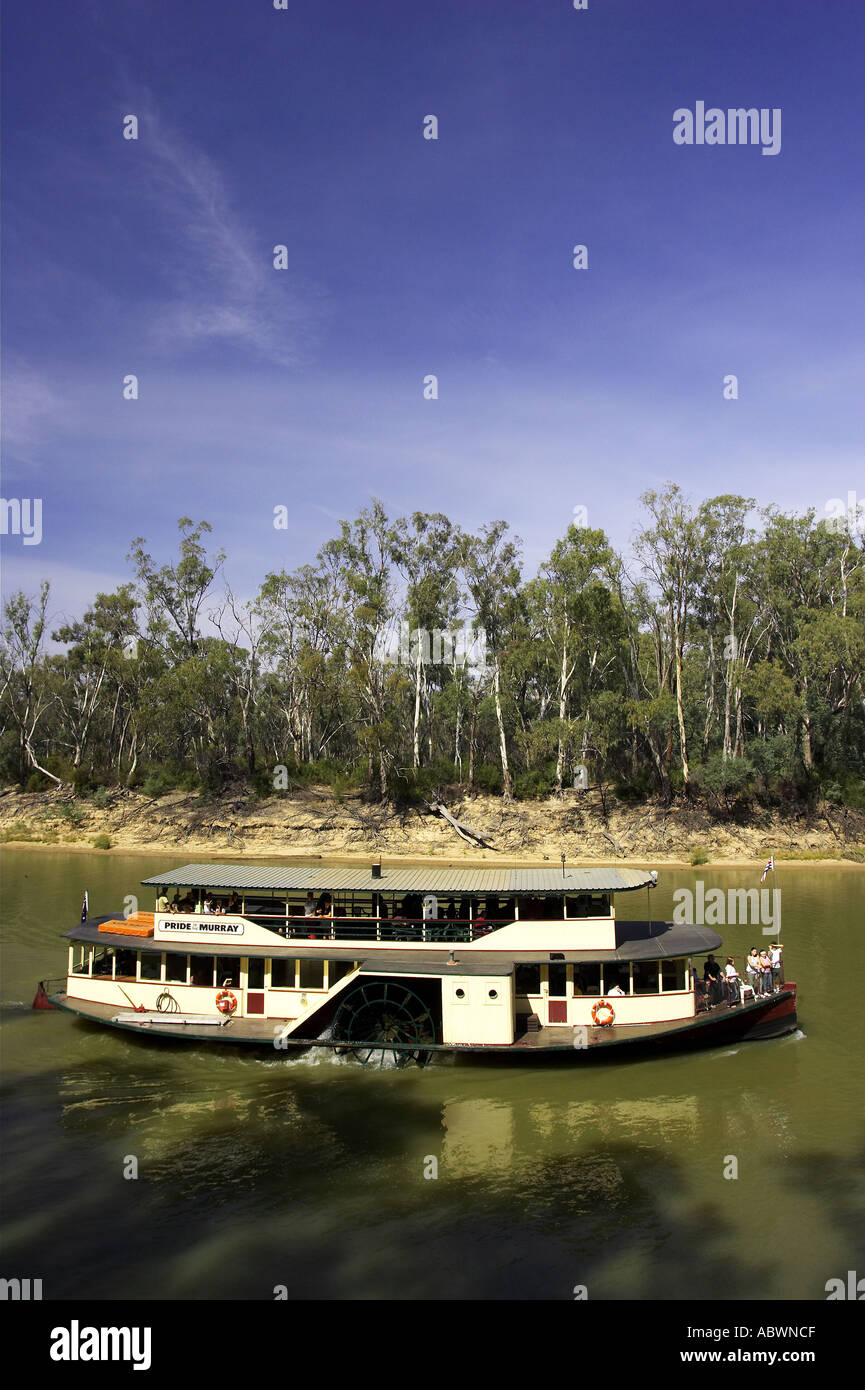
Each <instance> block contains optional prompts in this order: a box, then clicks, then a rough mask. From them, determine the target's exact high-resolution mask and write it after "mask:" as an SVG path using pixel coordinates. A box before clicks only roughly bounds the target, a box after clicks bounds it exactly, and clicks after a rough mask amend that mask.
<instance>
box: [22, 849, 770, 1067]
mask: <svg viewBox="0 0 865 1390" xmlns="http://www.w3.org/2000/svg"><path fill="white" fill-rule="evenodd" d="M656 883H657V873H655V872H654V871H652V872H647V871H644V870H635V869H620V868H566V867H565V864H564V862H563V863H562V868H561V872H559V870H558V869H557V868H531V869H500V868H460V869H438V868H435V869H428V868H424V869H414V868H406V867H388V866H385V867H382V865H380V864H373V865H371V866H369V867H351V868H335V867H330V868H326V867H312V868H301V867H289V868H282V867H272V866H254V865H219V864H188V865H186V866H185V867H183V868H176V869H173V870H171V871H170V872H168V873H165V874H158V875H156V876H155V877H153V878H149V879H146V880H145V881H144V886H145V887H146V888H150V889H154V890H155V892H156V894H157V897H156V905H155V908H154V910H153V911H152V912H147V911H137V912H134V913H131V914H130V915H128V916H127V917H123V918H120V917H116V916H102V917H99V916H97V917H92V918H87V919H86V920H84V921H82V922H81V923H80V924H79V925H78V926H76V927H74V928H73V929H72V930H71V931H68V932H66V933H65V936H66V937H67V938H68V940H69V948H68V950H69V959H68V970H67V976H66V979H65V984H64V985H63V987H62V988H58V989H57V990H56V992H54V993H50V994H48V996H47V1000H46V1002H50V1004H52V1005H54V1006H56V1007H58V1008H61V1009H67V1010H70V1011H72V1012H73V1013H76V1014H78V1015H79V1016H80V1017H81V1018H83V1019H87V1020H90V1021H91V1022H94V1023H101V1024H105V1025H108V1026H110V1027H114V1028H123V1029H127V1030H130V1031H135V1032H138V1033H143V1034H146V1035H148V1036H150V1037H159V1038H185V1039H191V1040H195V1041H197V1042H205V1041H206V1042H221V1043H239V1044H247V1045H253V1046H258V1047H262V1046H265V1047H270V1048H276V1049H277V1050H282V1051H287V1050H288V1049H295V1048H298V1049H308V1048H330V1049H334V1050H335V1051H337V1052H338V1053H340V1054H343V1055H345V1054H348V1055H350V1056H352V1057H353V1058H355V1059H357V1060H358V1061H360V1062H363V1063H365V1064H372V1065H386V1064H395V1065H398V1066H402V1065H405V1064H407V1063H410V1062H418V1063H421V1064H422V1063H424V1062H426V1061H428V1060H429V1059H430V1058H431V1057H433V1056H435V1055H436V1054H439V1053H453V1054H470V1055H472V1056H475V1057H477V1056H488V1055H489V1056H496V1057H503V1056H510V1057H517V1058H520V1059H522V1060H524V1061H525V1060H528V1059H530V1058H542V1057H550V1056H552V1055H558V1056H561V1057H565V1056H567V1057H571V1058H580V1057H586V1056H598V1055H601V1054H603V1055H610V1054H620V1053H621V1051H622V1049H629V1050H630V1049H638V1048H639V1049H647V1048H649V1049H656V1048H660V1047H664V1048H670V1047H682V1046H689V1047H693V1046H701V1045H709V1046H711V1045H716V1044H719V1043H726V1042H729V1041H738V1040H753V1039H762V1038H771V1037H777V1036H779V1035H781V1034H783V1033H787V1032H790V1031H791V1030H792V1029H794V1028H795V1027H796V986H795V984H790V983H780V984H779V985H778V986H777V987H776V988H775V989H774V990H773V991H772V992H771V993H769V994H766V995H763V996H759V997H754V996H753V995H751V994H750V991H747V990H746V991H745V995H744V998H743V999H742V1001H741V1002H740V1003H738V1004H731V1003H729V1002H727V1000H726V999H724V1000H722V1001H721V1002H717V1003H715V1005H714V1006H711V1007H710V1006H709V1004H708V1001H707V1000H706V999H705V998H704V997H703V994H702V987H701V982H700V969H699V960H700V958H702V957H705V956H707V955H708V953H709V952H715V951H718V950H719V948H720V947H721V944H722V942H721V937H720V936H719V935H718V934H717V933H716V932H714V931H711V930H709V929H708V928H706V927H700V926H689V925H674V924H673V923H671V922H663V921H655V920H653V919H652V915H651V910H650V908H651V892H652V889H653V887H654V886H655V884H656ZM641 889H645V890H646V894H647V903H648V905H649V910H648V912H647V916H646V918H645V919H644V920H640V921H618V920H617V918H616V909H615V905H614V899H615V896H616V895H617V894H620V893H634V892H637V891H639V890H641ZM58 983H59V982H58Z"/></svg>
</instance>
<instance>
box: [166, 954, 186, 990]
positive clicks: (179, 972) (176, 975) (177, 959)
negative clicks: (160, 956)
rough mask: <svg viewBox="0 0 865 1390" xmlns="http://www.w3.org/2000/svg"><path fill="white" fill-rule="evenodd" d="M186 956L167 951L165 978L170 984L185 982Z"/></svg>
mask: <svg viewBox="0 0 865 1390" xmlns="http://www.w3.org/2000/svg"><path fill="white" fill-rule="evenodd" d="M186 960H187V958H186V956H181V955H178V954H176V953H175V952H174V951H169V952H167V954H166V956H165V979H166V981H168V982H169V983H171V984H172V985H185V984H186Z"/></svg>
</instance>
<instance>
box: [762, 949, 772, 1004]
mask: <svg viewBox="0 0 865 1390" xmlns="http://www.w3.org/2000/svg"><path fill="white" fill-rule="evenodd" d="M760 970H761V972H762V975H763V993H764V994H771V993H772V989H773V985H772V957H771V956H770V955H769V952H768V951H766V950H763V951H761V952H760Z"/></svg>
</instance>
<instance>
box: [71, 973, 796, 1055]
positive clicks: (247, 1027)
mask: <svg viewBox="0 0 865 1390" xmlns="http://www.w3.org/2000/svg"><path fill="white" fill-rule="evenodd" d="M50 998H51V1003H52V1004H54V1005H56V1006H57V1008H59V1009H64V1010H66V1011H68V1012H70V1013H75V1014H77V1015H78V1016H79V1017H81V1018H84V1019H87V1020H89V1021H90V1022H93V1023H99V1024H103V1025H108V1026H109V1027H113V1028H122V1029H126V1030H128V1031H130V1032H135V1033H139V1034H144V1035H151V1036H157V1037H160V1038H175V1039H182V1040H184V1041H187V1042H205V1041H206V1042H211V1043H212V1042H221V1043H233V1044H241V1045H242V1044H246V1045H251V1046H255V1047H270V1048H274V1049H275V1050H278V1051H283V1052H285V1051H286V1050H288V1049H289V1048H290V1049H292V1050H297V1049H300V1050H303V1049H306V1048H311V1047H323V1048H332V1049H338V1050H344V1049H345V1047H346V1044H345V1042H344V1041H342V1040H340V1041H336V1040H334V1039H331V1038H328V1037H326V1036H325V1037H320V1038H300V1037H294V1036H283V1035H282V1034H283V1028H282V1026H281V1025H280V1024H279V1023H278V1022H274V1020H273V1019H268V1020H265V1019H261V1020H259V1019H250V1018H229V1019H220V1020H218V1022H217V1021H216V1020H213V1021H207V1022H205V1021H203V1020H202V1019H201V1017H200V1016H199V1017H198V1018H196V1017H195V1016H192V1015H190V1016H189V1021H188V1022H183V1021H181V1018H182V1016H178V1015H177V1014H166V1015H164V1016H163V1017H160V1016H159V1015H158V1014H154V1013H148V1014H146V1015H142V1014H139V1013H136V1011H135V1010H134V1009H125V1010H118V1008H117V1005H116V1004H103V1003H95V1002H92V1001H89V1000H82V999H70V998H69V997H68V996H67V995H66V993H65V992H60V993H58V994H53V995H51V996H50ZM796 1023H797V1018H796V986H795V985H794V984H787V985H784V986H782V987H781V989H779V990H778V991H776V992H775V993H774V994H771V995H768V996H758V997H757V998H756V999H754V1000H751V1001H749V1002H748V1003H746V1004H738V1005H731V1004H727V1003H722V1004H717V1005H716V1006H715V1007H714V1008H712V1009H710V1010H708V1011H707V1012H705V1013H700V1014H698V1015H697V1016H696V1018H691V1019H688V1020H685V1021H683V1020H681V1019H678V1020H674V1021H671V1022H657V1023H642V1024H621V1025H616V1024H613V1025H611V1026H607V1027H598V1026H594V1027H587V1028H574V1027H569V1026H566V1025H562V1026H559V1027H556V1026H547V1027H545V1028H540V1029H538V1030H537V1031H534V1032H530V1031H524V1032H522V1033H520V1034H519V1035H518V1036H517V1037H516V1039H515V1040H514V1042H512V1043H508V1044H498V1043H471V1044H470V1043H425V1044H424V1051H429V1052H449V1053H461V1054H470V1055H475V1056H477V1055H486V1054H497V1055H499V1056H501V1055H505V1054H510V1055H514V1054H517V1055H522V1056H526V1055H527V1054H531V1055H535V1056H537V1055H542V1054H550V1053H559V1054H566V1053H572V1054H573V1055H574V1056H576V1057H578V1056H580V1055H581V1054H582V1055H585V1054H586V1053H588V1052H593V1053H595V1054H596V1053H597V1052H598V1051H599V1050H604V1051H606V1050H607V1049H608V1048H615V1047H617V1046H622V1045H627V1044H631V1045H637V1046H643V1047H645V1046H652V1045H666V1046H679V1045H681V1046H692V1045H693V1046H700V1045H706V1046H712V1045H714V1044H715V1043H716V1042H717V1043H721V1042H726V1041H736V1040H743V1041H751V1040H757V1039H761V1038H770V1037H778V1036H781V1035H783V1034H784V1033H789V1032H791V1031H792V1030H793V1029H794V1028H795V1027H796ZM370 1046H371V1047H372V1048H373V1050H375V1049H376V1048H378V1050H384V1051H398V1050H399V1049H400V1048H401V1047H404V1048H405V1049H406V1050H408V1051H413V1052H416V1051H417V1050H418V1045H417V1043H413V1044H400V1043H398V1042H397V1043H394V1042H389V1043H386V1044H375V1043H372V1044H370Z"/></svg>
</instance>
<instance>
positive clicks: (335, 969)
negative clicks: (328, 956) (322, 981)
mask: <svg viewBox="0 0 865 1390" xmlns="http://www.w3.org/2000/svg"><path fill="white" fill-rule="evenodd" d="M352 970H354V961H353V960H332V961H331V962H330V973H329V975H328V977H327V978H328V981H329V983H330V984H331V986H333V985H335V984H336V982H337V980H341V979H343V978H344V976H346V975H350V974H351V972H352Z"/></svg>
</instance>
